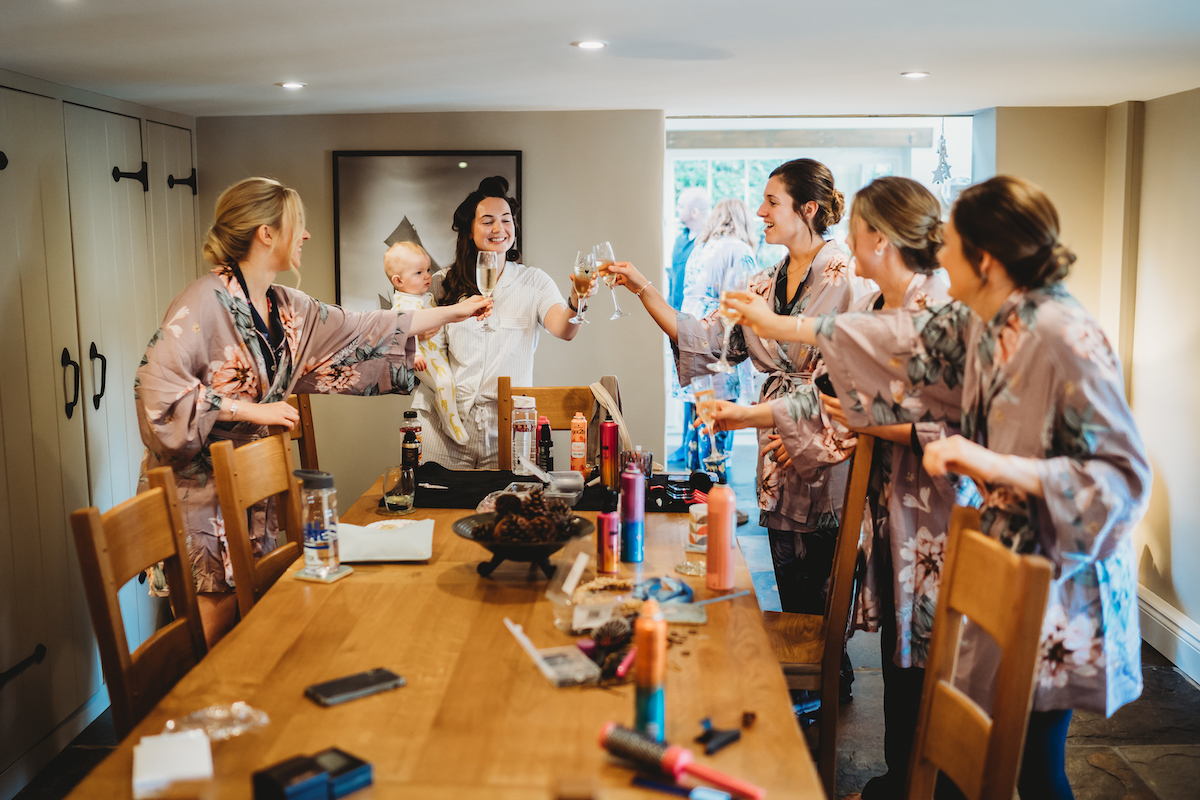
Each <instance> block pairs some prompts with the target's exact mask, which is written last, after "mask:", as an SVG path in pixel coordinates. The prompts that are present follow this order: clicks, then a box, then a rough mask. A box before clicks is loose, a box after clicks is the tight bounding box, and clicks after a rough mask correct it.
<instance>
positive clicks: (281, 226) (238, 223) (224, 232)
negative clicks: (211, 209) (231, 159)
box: [204, 178, 304, 266]
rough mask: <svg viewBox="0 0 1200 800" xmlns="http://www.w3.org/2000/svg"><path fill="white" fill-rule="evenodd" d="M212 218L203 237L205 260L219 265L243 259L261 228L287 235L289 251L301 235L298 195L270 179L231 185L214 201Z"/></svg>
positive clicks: (253, 179)
mask: <svg viewBox="0 0 1200 800" xmlns="http://www.w3.org/2000/svg"><path fill="white" fill-rule="evenodd" d="M215 217H216V219H215V220H214V222H213V225H212V227H211V228H209V229H208V233H207V235H206V236H205V240H204V258H205V259H207V260H208V261H210V262H212V263H213V264H216V265H218V266H220V265H222V264H236V263H237V262H239V261H241V260H242V259H244V258H245V257H246V255H247V254H248V253H249V252H250V245H251V243H252V242H253V241H254V234H255V232H256V231H258V228H259V226H260V225H266V226H267V227H268V228H272V229H274V230H276V231H280V232H281V233H282V235H284V236H290V247H289V248H288V252H291V251H292V250H294V249H295V247H296V244H297V243H298V242H299V241H300V237H301V236H303V235H304V203H302V202H301V201H300V195H299V194H297V193H296V190H295V189H289V188H287V187H286V186H284V185H283V184H281V183H280V182H279V181H275V180H271V179H270V178H245V179H244V180H240V181H238V182H237V183H235V184H233V185H232V186H230V187H229V188H228V189H226V190H225V191H224V192H222V193H221V196H220V198H218V199H217V210H216V213H215Z"/></svg>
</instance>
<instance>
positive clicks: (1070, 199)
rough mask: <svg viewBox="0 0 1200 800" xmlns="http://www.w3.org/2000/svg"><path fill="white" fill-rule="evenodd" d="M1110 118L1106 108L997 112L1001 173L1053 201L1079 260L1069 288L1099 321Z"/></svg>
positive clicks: (997, 165) (1066, 238)
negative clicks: (1029, 183) (1024, 180)
mask: <svg viewBox="0 0 1200 800" xmlns="http://www.w3.org/2000/svg"><path fill="white" fill-rule="evenodd" d="M1107 113H1108V110H1107V109H1106V108H1103V107H1073V108H997V109H996V161H995V169H996V173H997V174H1001V175H1019V176H1021V177H1022V178H1028V179H1029V180H1031V181H1033V182H1034V183H1036V184H1038V185H1039V186H1041V187H1042V189H1044V190H1045V191H1046V193H1047V194H1049V195H1050V199H1052V200H1053V201H1054V205H1055V206H1056V207H1057V208H1058V213H1059V217H1060V222H1061V224H1062V238H1063V241H1064V242H1065V243H1066V244H1067V245H1068V246H1070V247H1071V249H1072V250H1074V251H1075V255H1076V256H1078V258H1079V260H1078V261H1076V262H1075V266H1074V267H1073V268H1072V270H1071V275H1070V277H1069V278H1068V279H1067V285H1068V286H1069V288H1070V289H1071V292H1072V293H1073V294H1074V295H1075V296H1076V297H1077V298H1078V299H1079V301H1080V302H1081V303H1083V305H1084V306H1086V307H1087V309H1088V310H1089V311H1091V312H1092V313H1093V314H1097V315H1099V313H1100V285H1101V263H1102V252H1103V238H1104V237H1103V230H1104V164H1105V140H1106V126H1107Z"/></svg>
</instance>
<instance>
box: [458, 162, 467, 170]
mask: <svg viewBox="0 0 1200 800" xmlns="http://www.w3.org/2000/svg"><path fill="white" fill-rule="evenodd" d="M458 168H459V169H466V168H467V162H465V161H460V162H458Z"/></svg>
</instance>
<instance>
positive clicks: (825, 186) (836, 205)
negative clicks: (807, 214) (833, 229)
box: [770, 158, 846, 236]
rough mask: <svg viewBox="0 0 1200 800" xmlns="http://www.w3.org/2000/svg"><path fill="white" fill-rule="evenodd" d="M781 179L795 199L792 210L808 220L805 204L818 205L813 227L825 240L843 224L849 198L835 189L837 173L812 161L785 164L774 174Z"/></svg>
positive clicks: (793, 199) (773, 175) (800, 159)
mask: <svg viewBox="0 0 1200 800" xmlns="http://www.w3.org/2000/svg"><path fill="white" fill-rule="evenodd" d="M770 177H772V178H775V177H778V178H779V179H780V180H781V181H783V186H784V188H785V189H787V193H788V194H789V195H791V198H792V208H793V210H794V211H795V212H796V213H797V214H799V215H800V216H802V217H803V216H804V204H805V203H808V202H811V201H815V202H816V204H817V206H818V208H817V213H816V214H815V215H814V216H813V218H812V223H811V225H810V227H811V229H812V232H813V233H815V234H816V235H818V236H824V235H825V234H826V233H828V232H829V228H830V226H832V225H837V224H838V223H839V222H841V221H842V216H843V215H844V214H845V211H846V198H845V197H843V196H842V193H841V192H840V191H838V190H837V188H835V187H834V185H833V173H832V172H830V171H829V167H827V166H825V165H824V164H822V163H821V162H820V161H814V160H813V159H811V158H797V159H795V160H793V161H785V162H784V163H782V164H780V165H779V166H778V167H776V168H775V169H774V170H772V172H771V176H770Z"/></svg>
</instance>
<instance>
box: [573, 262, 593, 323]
mask: <svg viewBox="0 0 1200 800" xmlns="http://www.w3.org/2000/svg"><path fill="white" fill-rule="evenodd" d="M595 274H596V257H595V256H594V255H593V254H592V253H585V252H583V251H582V250H580V251H579V252H578V253H576V254H575V269H574V271H573V272H572V273H571V281H572V282H573V283H574V284H575V293H576V294H577V295H579V310H578V311H576V312H575V316H573V317H571V319H569V320H567V321H568V322H572V323H574V324H576V325H587V324H588V321H587V320H586V319H584V318H583V312H584V311H586V310H587V294H588V291H590V290H591V288H592V276H593V275H595Z"/></svg>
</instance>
